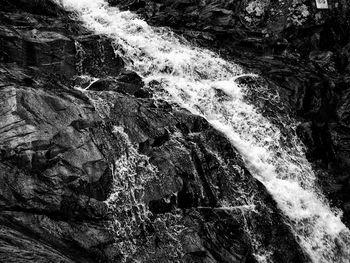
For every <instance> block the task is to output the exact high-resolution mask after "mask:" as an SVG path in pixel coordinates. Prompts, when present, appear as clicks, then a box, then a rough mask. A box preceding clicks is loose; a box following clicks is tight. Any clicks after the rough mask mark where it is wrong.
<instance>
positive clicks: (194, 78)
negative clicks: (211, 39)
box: [57, 0, 350, 263]
mask: <svg viewBox="0 0 350 263" xmlns="http://www.w3.org/2000/svg"><path fill="white" fill-rule="evenodd" d="M57 1H60V3H61V4H62V5H63V6H64V7H65V8H67V9H69V10H73V11H76V12H77V13H78V14H79V16H80V17H81V19H82V21H83V22H84V23H85V25H86V27H87V28H89V29H91V30H93V31H94V32H96V33H98V34H105V35H107V36H109V37H110V38H112V39H113V40H114V48H115V51H116V53H117V54H118V55H119V56H121V57H122V58H123V59H124V60H125V62H126V64H127V66H128V67H129V68H130V69H132V70H134V71H136V72H138V73H139V74H140V75H141V76H142V77H143V79H144V81H145V83H146V84H147V85H148V86H149V88H151V89H152V90H153V92H154V94H155V97H156V98H161V99H165V100H167V101H169V102H172V103H176V104H177V105H179V106H181V107H184V108H186V109H188V110H189V111H191V112H192V113H194V114H198V115H201V116H203V117H205V118H206V119H207V120H208V121H209V122H210V123H211V124H212V125H213V126H214V127H215V128H216V129H217V130H219V131H221V132H223V133H224V134H225V135H226V136H227V137H228V138H229V139H230V140H231V142H232V144H233V145H234V146H235V147H236V148H237V149H238V150H239V151H240V153H241V154H242V156H243V158H244V160H245V162H246V165H247V167H248V168H249V170H250V171H251V173H252V174H253V175H254V176H255V177H256V178H257V179H258V180H260V181H261V182H262V183H263V184H264V185H265V186H266V188H267V189H268V191H269V192H270V193H271V194H272V196H273V197H274V199H275V200H276V201H277V204H278V206H279V208H280V209H281V210H282V211H283V213H284V214H285V215H286V216H287V218H288V221H289V224H290V225H291V228H292V229H293V232H294V234H295V235H296V237H297V240H298V242H299V243H300V245H301V246H302V247H303V249H304V250H305V251H306V252H307V253H308V254H309V255H310V257H311V259H312V260H313V262H316V263H321V262H342V263H343V262H350V259H349V258H350V251H349V250H350V241H349V240H350V232H349V230H348V229H347V228H346V227H345V226H344V224H343V223H342V222H341V220H340V214H339V212H338V211H336V210H332V209H331V208H330V207H329V205H328V203H327V202H326V200H325V198H324V197H323V196H322V195H321V194H320V193H319V191H317V187H316V186H315V175H314V173H313V171H312V168H311V166H310V164H309V163H308V161H307V160H306V158H305V156H304V153H303V148H302V145H301V143H300V142H299V141H298V139H297V138H296V136H294V135H290V136H288V138H285V137H283V135H282V134H281V132H280V131H279V129H278V127H276V126H275V125H273V124H272V123H271V122H269V121H268V120H267V119H266V118H264V117H263V116H262V115H261V114H260V113H259V112H258V111H257V110H256V108H255V107H254V106H252V105H250V104H249V103H247V102H246V101H245V99H244V96H245V94H246V89H247V87H245V86H242V85H239V84H237V81H236V80H237V78H239V77H242V74H243V70H242V69H241V68H240V67H239V66H238V65H236V64H234V63H231V62H228V61H225V60H223V59H221V58H220V57H219V56H218V55H216V54H215V53H213V52H210V51H208V50H205V49H200V48H197V47H193V46H191V45H190V44H189V43H186V41H184V40H183V39H181V38H179V37H177V36H175V35H174V34H173V33H172V32H171V31H170V30H168V29H165V28H154V27H151V26H149V25H147V23H146V22H145V21H143V20H141V19H139V17H138V16H136V15H135V14H133V13H131V12H128V11H125V12H122V11H119V10H118V9H117V8H113V7H109V6H108V4H107V3H106V2H105V1H104V0H57ZM292 133H293V132H292ZM286 141H288V142H289V143H284V142H286Z"/></svg>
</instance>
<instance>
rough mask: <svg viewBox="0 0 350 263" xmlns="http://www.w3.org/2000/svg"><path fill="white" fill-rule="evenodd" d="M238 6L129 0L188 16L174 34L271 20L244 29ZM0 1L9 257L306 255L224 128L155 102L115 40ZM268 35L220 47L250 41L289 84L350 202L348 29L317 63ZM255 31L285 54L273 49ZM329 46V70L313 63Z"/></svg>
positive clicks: (5, 258) (49, 7)
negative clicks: (116, 48)
mask: <svg viewBox="0 0 350 263" xmlns="http://www.w3.org/2000/svg"><path fill="white" fill-rule="evenodd" d="M116 2H117V3H118V4H120V3H119V2H118V1H116ZM235 3H236V2H235ZM235 3H233V2H232V1H231V2H230V1H228V2H226V3H225V4H223V2H215V5H214V3H213V4H209V5H205V6H209V7H210V8H211V9H205V8H204V7H203V8H204V11H205V10H206V11H205V12H206V13H205V12H204V11H201V10H202V9H199V8H198V6H200V3H197V2H196V1H175V2H174V1H171V3H170V2H169V1H168V2H166V1H165V2H155V1H154V2H153V1H123V5H124V7H125V8H131V9H133V10H135V11H139V12H140V13H142V14H143V15H144V16H146V18H147V19H148V20H150V21H151V22H152V23H155V24H158V25H168V26H173V27H175V28H176V29H178V28H177V26H176V25H180V24H181V25H183V27H182V28H180V29H178V30H180V31H179V32H181V33H184V34H185V35H186V36H187V37H189V38H190V37H191V38H194V39H195V41H196V42H198V44H201V45H204V46H205V45H208V44H209V43H212V44H213V43H215V45H218V43H220V41H221V40H222V39H227V41H228V42H229V39H230V38H227V37H228V34H229V35H230V37H231V36H232V37H238V35H239V34H241V32H245V34H253V33H254V32H253V30H251V27H252V26H253V25H254V26H256V27H258V26H260V27H264V24H260V23H258V22H257V21H255V20H258V18H259V16H258V18H254V17H252V19H255V20H252V21H251V22H250V23H251V24H252V25H251V26H250V27H248V28H246V29H245V30H243V29H242V30H243V31H240V28H241V26H237V27H236V25H237V23H238V22H237V21H240V20H241V19H242V18H241V15H240V14H241V13H240V12H241V11H239V12H238V11H237V10H236V9H235V8H236V7H235ZM0 5H1V12H0V19H1V28H0V70H1V75H0V93H1V96H0V98H1V99H0V112H1V114H0V166H1V168H0V178H1V182H2V184H1V186H0V211H1V213H0V225H1V228H0V261H1V262H135V261H140V262H256V258H259V257H267V256H269V257H270V258H271V259H272V260H274V262H295V263H299V262H309V259H308V257H307V256H306V255H305V254H304V253H303V252H302V250H301V249H300V247H299V245H298V243H297V240H295V238H294V236H293V235H292V233H291V230H290V228H289V226H288V225H287V224H286V223H285V222H286V219H285V218H283V216H282V215H281V213H280V211H279V209H278V208H277V207H276V204H275V202H274V201H273V200H272V198H271V196H270V195H269V194H268V192H267V191H266V189H265V187H264V186H263V185H262V184H261V183H259V182H258V181H257V180H256V179H254V178H253V177H252V176H251V174H250V173H249V171H248V170H247V169H246V168H245V166H244V164H243V161H242V158H241V156H240V155H239V153H238V151H237V150H236V149H235V148H234V147H232V145H231V144H230V142H229V141H228V139H227V138H225V137H224V136H223V135H222V134H220V133H219V132H217V131H216V130H214V129H213V128H212V127H211V126H210V125H209V124H208V123H207V121H206V120H204V119H203V118H201V117H198V116H194V115H192V114H190V113H189V112H188V111H186V110H184V109H181V108H177V107H175V106H172V105H169V104H168V103H166V102H164V101H159V100H154V99H152V96H151V94H149V91H147V90H144V89H143V83H142V80H141V78H140V77H139V76H138V75H137V74H136V73H134V72H130V71H127V70H126V69H125V68H124V63H123V60H122V59H121V58H119V57H118V56H115V54H114V51H113V48H112V45H111V40H109V39H108V38H106V37H104V36H99V35H94V34H92V33H91V32H89V31H87V30H86V29H84V27H83V26H82V25H81V23H80V22H79V21H78V20H77V18H76V17H75V16H74V15H73V14H70V13H67V12H66V11H64V10H62V9H61V8H59V7H58V6H57V5H56V4H54V2H51V1H49V0H36V1H29V0H21V1H10V0H0ZM241 5H243V3H241ZM213 6H214V7H215V8H214V7H213ZM155 8H156V9H155ZM206 8H207V7H206ZM237 8H238V7H237ZM179 10H185V11H183V12H182V17H181V16H178V12H179ZM239 10H240V9H239ZM198 12H204V14H206V15H204V14H203V13H200V15H197V13H198ZM244 12H245V11H244ZM254 12H255V11H254ZM165 14H166V15H167V16H165ZM183 16H184V17H183ZM236 16H237V17H238V18H239V19H238V20H234V19H233V18H234V17H236ZM214 18H215V19H214ZM177 19H181V21H186V23H178V22H179V20H177ZM233 20H234V21H236V22H234V23H233V22H232V21H233ZM248 20H249V19H248ZM248 20H247V21H248ZM227 21H230V22H227ZM242 26H243V24H242ZM344 26H345V25H344ZM269 30H272V29H269ZM295 30H296V31H293V34H302V30H301V29H298V30H297V29H295ZM323 30H328V29H327V26H326V24H322V25H321V26H320V27H319V29H318V31H317V32H316V33H314V34H319V35H320V37H321V36H322V34H325V33H322V32H324V31H323ZM329 30H331V29H329ZM238 31H239V32H238ZM269 32H270V31H269ZM271 32H272V31H271ZM284 33H285V34H287V33H288V32H287V29H286V31H284V30H280V31H278V33H277V31H276V32H272V33H269V34H275V35H276V36H277V35H278V36H280V34H282V35H283V34H284ZM266 34H267V33H266V32H265V33H264V35H263V38H258V39H253V40H252V39H251V38H250V37H248V36H247V37H246V38H245V39H243V40H240V41H239V43H236V44H235V45H232V46H230V44H228V43H224V44H223V46H219V45H218V46H217V48H221V49H222V50H225V54H224V55H226V56H233V55H234V54H236V47H237V46H240V49H241V50H245V51H246V52H245V56H242V55H240V56H238V55H237V56H236V60H237V61H238V62H240V63H241V64H243V65H245V66H246V67H247V68H250V69H253V70H256V71H259V72H261V73H262V74H263V76H265V78H266V79H264V80H263V81H270V82H271V84H272V87H275V88H278V89H279V92H280V93H281V96H282V97H283V98H284V99H285V103H286V104H287V105H290V109H288V114H291V115H292V116H295V115H296V116H299V117H300V120H302V121H303V122H302V124H301V125H300V134H301V136H302V137H303V138H304V139H305V142H307V144H308V146H309V151H310V159H312V160H315V162H317V161H320V162H322V164H329V171H327V172H330V173H329V174H328V173H327V176H332V175H333V173H331V172H334V171H341V174H337V176H336V177H334V180H335V182H331V181H330V180H325V182H327V185H326V186H330V187H331V191H332V194H333V195H332V197H333V198H334V199H335V200H342V202H343V203H342V205H343V207H344V208H346V209H348V210H345V211H347V213H350V206H349V204H348V202H349V199H350V197H349V196H347V195H346V194H347V191H346V190H347V189H348V188H347V187H349V174H348V173H347V171H346V169H345V168H346V167H348V165H349V159H348V154H349V147H348V145H347V144H346V142H347V140H348V132H347V130H348V126H347V124H348V123H347V118H348V110H349V109H348V107H347V103H348V100H347V99H346V98H347V97H346V96H347V94H348V92H349V85H348V84H349V75H348V74H349V72H348V62H347V61H345V60H344V61H343V62H341V63H340V64H339V65H338V64H337V63H338V62H339V61H338V62H336V61H334V63H333V60H332V59H335V56H336V55H335V54H337V53H336V52H340V53H339V54H345V55H348V54H349V53H347V51H348V50H347V48H346V43H347V42H346V41H348V39H346V36H347V34H345V35H338V33H335V37H338V36H339V37H342V42H339V43H342V44H341V46H339V47H336V49H334V50H328V48H329V46H326V47H321V46H319V51H318V53H315V52H314V53H312V54H313V55H311V53H310V56H309V57H310V59H309V60H302V59H300V58H294V57H293V56H296V54H297V53H296V52H294V53H292V52H289V53H288V54H292V55H293V56H292V55H290V56H287V57H285V56H282V55H281V54H282V53H283V52H282V50H283V51H285V50H287V47H286V46H288V47H289V48H290V49H291V47H294V46H295V45H296V44H288V45H285V41H284V40H283V41H282V42H281V43H282V44H281V45H282V47H281V45H280V44H277V43H278V41H277V40H276V41H275V40H274V41H275V42H273V44H271V45H270V44H266V43H269V42H266V41H268V40H266V39H265V38H266V36H265V35H266ZM239 36H240V35H239ZM293 36H294V35H293ZM307 37H309V35H306V36H305V35H303V37H297V38H293V39H304V38H305V39H306V38H307ZM310 37H316V38H317V35H316V36H314V35H312V36H310ZM244 41H245V42H244ZM270 41H272V40H270ZM286 41H289V42H290V40H286ZM303 41H304V40H303ZM303 41H301V42H300V45H299V46H300V47H303V45H304V44H303V43H307V42H308V41H305V42H303ZM337 41H338V40H337ZM289 42H288V43H289ZM247 43H252V45H251V46H252V48H250V49H249V48H248V47H249V45H248V44H247ZM259 43H264V44H261V45H263V46H264V47H275V46H279V47H281V49H282V50H281V49H278V54H275V52H277V51H276V50H277V49H276V50H273V51H271V52H272V53H270V56H266V54H265V53H264V52H262V51H261V50H260V49H259V50H257V46H260V44H259ZM271 43H272V42H271ZM283 43H284V44H283ZM318 43H319V44H318V45H321V44H322V45H323V43H324V41H323V40H322V38H321V40H319V42H318ZM337 43H338V42H337ZM288 50H289V49H288ZM313 50H314V49H313ZM326 51H327V52H326ZM326 54H329V56H328V57H326V58H327V59H328V58H329V60H326V62H327V63H330V64H329V67H330V70H331V71H332V74H328V73H326V72H323V70H324V69H327V67H325V66H324V65H323V64H322V65H321V66H319V63H321V62H322V63H323V62H324V61H325V59H324V58H325V55H326ZM342 57H346V56H342ZM296 61H297V62H298V64H297V65H296V64H294V63H295V62H296ZM327 65H328V64H327ZM96 78H98V80H97V79H96ZM247 81H250V80H247ZM266 109H267V111H268V109H269V107H267V108H266ZM264 114H266V115H267V116H270V117H271V118H273V117H274V116H272V115H269V113H268V112H266V113H264ZM321 168H323V170H325V169H328V168H325V167H321ZM334 174H336V173H334Z"/></svg>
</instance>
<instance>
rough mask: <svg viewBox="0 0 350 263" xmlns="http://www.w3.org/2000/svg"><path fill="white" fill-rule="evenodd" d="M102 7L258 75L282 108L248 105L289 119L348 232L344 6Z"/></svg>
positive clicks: (348, 40)
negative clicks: (134, 15)
mask: <svg viewBox="0 0 350 263" xmlns="http://www.w3.org/2000/svg"><path fill="white" fill-rule="evenodd" d="M109 2H110V3H111V4H112V5H113V4H114V5H117V6H119V7H120V8H124V9H131V10H133V11H135V12H138V13H139V14H140V15H141V16H142V17H143V18H144V19H146V20H147V21H148V22H150V23H152V24H154V25H157V26H169V27H172V28H174V29H175V30H176V32H178V33H179V34H182V35H184V36H185V37H186V38H188V39H189V40H191V42H195V43H197V44H198V45H201V46H204V47H209V48H212V49H215V50H216V51H218V52H220V54H222V55H223V56H226V57H227V59H232V60H233V61H235V62H237V63H239V64H240V65H243V66H245V67H246V68H247V70H249V71H250V72H257V73H259V75H260V76H262V77H263V78H264V80H261V79H260V80H259V81H262V82H263V83H265V84H267V85H268V86H270V87H272V88H273V89H274V90H271V91H272V92H277V93H278V95H279V96H280V98H281V103H280V105H271V104H270V103H269V101H268V100H267V99H266V98H264V96H261V94H255V95H254V94H252V95H254V96H255V99H254V100H252V103H255V104H256V106H257V107H260V108H261V111H262V112H263V114H264V115H265V116H267V117H269V118H271V119H273V120H278V119H279V118H280V117H282V118H284V116H286V115H289V116H291V117H292V118H295V119H296V120H297V121H298V122H300V125H299V127H298V133H299V136H300V138H301V139H302V140H303V142H304V143H305V145H306V146H307V155H308V158H309V160H310V161H311V162H312V163H313V164H314V165H315V169H316V170H319V179H320V184H321V185H322V186H323V189H324V192H325V193H326V194H327V195H328V196H329V197H330V199H331V200H332V202H333V204H334V205H336V206H338V207H340V208H342V209H343V210H344V217H343V220H344V222H346V223H347V224H348V225H349V224H350V195H349V193H350V189H349V185H350V172H349V171H350V169H349V168H350V166H349V165H350V157H349V156H350V148H349V143H348V141H349V134H350V133H349V131H350V130H349V129H350V126H349V109H350V107H349V92H350V51H349V50H350V34H349V32H350V20H349V17H350V7H349V4H348V3H347V2H346V1H328V2H329V9H328V10H318V9H317V8H316V6H315V3H314V2H315V1H303V0H298V1H296V0H287V1H267V0H266V1H265V0H251V1H246V0H244V1H221V0H208V1H199V0H198V1H180V0H179V1H155V0H149V1H148V0H147V1H146V0H129V1H119V0H109ZM253 82H254V81H253ZM252 86H254V85H252ZM254 96H253V97H254ZM281 107H283V108H284V110H283V111H282V112H281V111H280V108H281ZM276 112H277V113H279V114H280V115H278V114H276ZM281 128H282V127H281ZM282 129H283V128H282Z"/></svg>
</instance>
